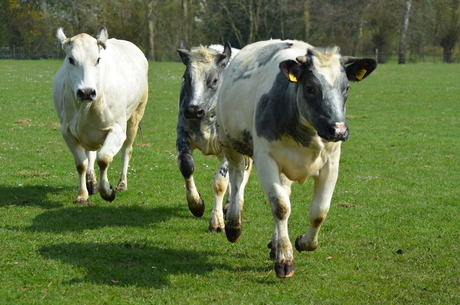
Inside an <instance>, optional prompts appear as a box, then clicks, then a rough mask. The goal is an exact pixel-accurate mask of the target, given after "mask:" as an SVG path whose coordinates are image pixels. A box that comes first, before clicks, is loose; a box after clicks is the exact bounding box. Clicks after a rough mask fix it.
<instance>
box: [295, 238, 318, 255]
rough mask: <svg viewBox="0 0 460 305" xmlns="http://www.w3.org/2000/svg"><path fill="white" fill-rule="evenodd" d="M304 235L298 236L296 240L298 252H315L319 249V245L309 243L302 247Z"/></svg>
mask: <svg viewBox="0 0 460 305" xmlns="http://www.w3.org/2000/svg"><path fill="white" fill-rule="evenodd" d="M302 236H303V235H299V236H297V238H296V240H295V248H296V249H297V251H299V252H302V251H315V250H316V248H318V243H316V244H312V243H307V244H306V245H301V244H300V239H301V238H302Z"/></svg>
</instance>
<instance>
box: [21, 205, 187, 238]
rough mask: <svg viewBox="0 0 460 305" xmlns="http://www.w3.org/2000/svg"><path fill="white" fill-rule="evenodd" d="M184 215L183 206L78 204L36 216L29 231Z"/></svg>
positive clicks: (138, 224) (147, 222) (147, 221)
mask: <svg viewBox="0 0 460 305" xmlns="http://www.w3.org/2000/svg"><path fill="white" fill-rule="evenodd" d="M172 217H186V216H183V209H182V208H180V207H177V208H176V207H156V208H145V207H143V206H81V205H80V206H79V205H75V207H68V208H62V209H56V210H50V211H46V212H44V213H41V214H40V215H37V216H36V217H35V218H34V219H33V221H32V224H31V225H30V226H28V227H26V228H25V229H26V230H29V231H33V232H52V233H61V232H82V231H84V230H88V229H89V230H92V229H98V228H103V227H145V226H147V225H151V224H155V223H162V222H165V221H168V220H169V219H171V218H172Z"/></svg>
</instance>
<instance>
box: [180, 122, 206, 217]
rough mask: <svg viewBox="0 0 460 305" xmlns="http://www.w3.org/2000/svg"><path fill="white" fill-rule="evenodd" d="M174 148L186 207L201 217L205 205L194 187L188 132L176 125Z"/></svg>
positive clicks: (192, 161) (193, 164)
mask: <svg viewBox="0 0 460 305" xmlns="http://www.w3.org/2000/svg"><path fill="white" fill-rule="evenodd" d="M176 148H177V152H178V156H177V165H178V167H179V170H180V172H181V174H182V176H183V177H184V181H185V195H186V198H187V203H188V208H189V210H190V212H192V214H193V215H194V216H195V217H201V216H203V214H204V209H205V205H204V201H203V199H201V196H200V194H199V193H198V191H197V189H196V186H195V181H194V179H193V172H194V170H195V162H194V160H193V155H192V151H191V149H190V140H189V137H188V133H187V132H186V131H185V130H183V129H182V128H181V127H180V126H178V127H177V140H176Z"/></svg>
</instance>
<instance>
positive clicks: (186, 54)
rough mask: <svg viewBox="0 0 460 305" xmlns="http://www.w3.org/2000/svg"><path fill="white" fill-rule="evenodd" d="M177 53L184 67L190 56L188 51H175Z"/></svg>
mask: <svg viewBox="0 0 460 305" xmlns="http://www.w3.org/2000/svg"><path fill="white" fill-rule="evenodd" d="M177 52H178V53H179V56H180V58H181V59H182V62H183V63H184V65H187V63H188V58H189V56H190V51H189V50H187V49H177Z"/></svg>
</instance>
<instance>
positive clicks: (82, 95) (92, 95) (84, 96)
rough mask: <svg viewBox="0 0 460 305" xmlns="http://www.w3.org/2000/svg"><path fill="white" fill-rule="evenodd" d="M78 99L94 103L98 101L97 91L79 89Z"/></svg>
mask: <svg viewBox="0 0 460 305" xmlns="http://www.w3.org/2000/svg"><path fill="white" fill-rule="evenodd" d="M77 98H78V100H80V101H94V100H95V99H96V90H94V89H91V88H84V89H78V90H77Z"/></svg>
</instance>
